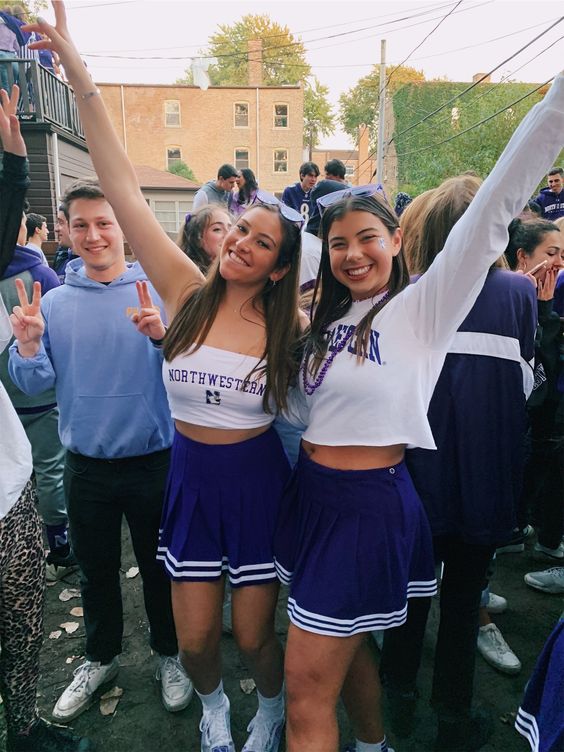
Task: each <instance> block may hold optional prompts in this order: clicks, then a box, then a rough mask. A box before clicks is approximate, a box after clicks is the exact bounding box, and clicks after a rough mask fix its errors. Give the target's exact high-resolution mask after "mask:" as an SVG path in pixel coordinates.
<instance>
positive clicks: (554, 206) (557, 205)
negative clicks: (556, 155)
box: [535, 167, 564, 222]
mask: <svg viewBox="0 0 564 752" xmlns="http://www.w3.org/2000/svg"><path fill="white" fill-rule="evenodd" d="M546 182H547V183H548V188H543V189H542V191H541V192H540V193H539V195H538V196H537V197H536V199H535V201H536V202H537V204H539V206H540V207H541V209H542V216H543V218H544V219H549V220H550V221H551V222H554V220H555V219H559V217H564V169H563V168H562V167H553V168H552V170H550V172H549V173H548V176H547V179H546Z"/></svg>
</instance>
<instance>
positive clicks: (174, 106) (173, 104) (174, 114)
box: [165, 99, 180, 128]
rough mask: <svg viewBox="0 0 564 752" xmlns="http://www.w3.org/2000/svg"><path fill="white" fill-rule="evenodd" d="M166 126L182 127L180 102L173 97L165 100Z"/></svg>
mask: <svg viewBox="0 0 564 752" xmlns="http://www.w3.org/2000/svg"><path fill="white" fill-rule="evenodd" d="M165 126H166V127H167V128H180V102H177V101H176V100H173V99H171V100H168V101H167V102H165Z"/></svg>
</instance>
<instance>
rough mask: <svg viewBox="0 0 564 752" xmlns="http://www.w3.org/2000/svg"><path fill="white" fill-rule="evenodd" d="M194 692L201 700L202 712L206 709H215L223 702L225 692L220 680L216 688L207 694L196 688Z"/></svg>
mask: <svg viewBox="0 0 564 752" xmlns="http://www.w3.org/2000/svg"><path fill="white" fill-rule="evenodd" d="M196 694H197V695H198V697H199V698H200V700H201V701H202V706H203V710H204V713H205V712H206V711H208V710H217V708H220V707H221V706H222V705H223V703H224V702H225V693H224V691H223V682H222V681H220V682H219V684H218V686H217V688H216V689H214V691H213V692H210V694H209V695H202V694H200V693H199V692H198V690H196Z"/></svg>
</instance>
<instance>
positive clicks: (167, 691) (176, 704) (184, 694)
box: [156, 655, 194, 713]
mask: <svg viewBox="0 0 564 752" xmlns="http://www.w3.org/2000/svg"><path fill="white" fill-rule="evenodd" d="M156 679H157V681H160V683H161V697H162V699H163V705H164V706H165V708H166V709H167V710H168V711H169V713H176V712H178V711H179V710H184V708H186V707H188V705H189V704H190V700H191V699H192V695H193V694H194V687H193V686H192V682H191V681H190V679H189V677H188V675H187V674H186V671H184V667H183V666H182V664H181V663H180V660H179V659H178V657H177V656H176V655H175V656H170V655H161V656H159V665H158V667H157V674H156Z"/></svg>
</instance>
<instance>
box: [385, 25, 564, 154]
mask: <svg viewBox="0 0 564 752" xmlns="http://www.w3.org/2000/svg"><path fill="white" fill-rule="evenodd" d="M562 21H564V16H561V17H560V18H559V19H558V20H557V21H555V22H554V23H553V24H551V25H550V26H549V27H548V28H547V29H545V30H544V31H542V32H541V33H540V34H537V36H536V37H535V38H534V39H531V41H530V42H527V44H525V45H523V47H521V48H520V49H518V50H517V52H514V53H513V54H512V55H510V56H509V57H507V58H505V60H503V61H502V62H501V63H499V64H498V65H496V66H495V68H492V69H491V70H490V71H488V72H487V73H484V75H483V76H481V77H480V78H479V79H478V80H477V81H474V82H473V83H472V84H470V86H468V87H467V88H466V89H464V90H463V91H461V92H460V93H459V94H456V95H455V96H454V97H451V98H450V99H449V100H447V101H446V102H444V103H443V104H442V105H441V106H440V107H437V109H436V110H433V111H432V112H429V113H427V115H425V117H423V118H421V120H418V121H417V122H416V123H412V124H411V125H410V126H408V127H407V128H405V129H404V130H403V131H400V132H399V133H395V134H394V135H393V136H392V138H391V140H390V144H391V143H392V142H393V141H394V140H395V139H396V138H398V137H399V136H403V135H404V134H405V133H408V132H409V131H411V130H413V129H414V128H417V126H419V125H422V124H423V123H425V122H426V121H427V120H429V118H431V117H433V116H434V115H436V114H437V113H439V112H441V110H444V109H445V107H448V106H449V105H450V104H452V103H453V102H455V101H456V100H457V99H460V97H462V96H464V95H465V94H467V93H468V92H469V91H472V89H474V88H475V87H476V86H478V84H480V83H481V82H482V81H484V80H485V79H486V78H488V77H489V76H491V74H492V73H495V72H496V71H497V70H499V69H500V68H501V67H502V66H503V65H505V64H506V63H508V62H509V61H510V60H513V58H514V57H517V55H519V54H520V53H521V52H523V51H524V50H526V49H527V47H530V46H531V45H532V44H534V43H535V42H536V41H537V40H538V39H540V38H541V37H543V36H544V35H545V34H548V32H549V31H550V30H551V29H553V28H554V27H555V26H558V24H560V23H562Z"/></svg>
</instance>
